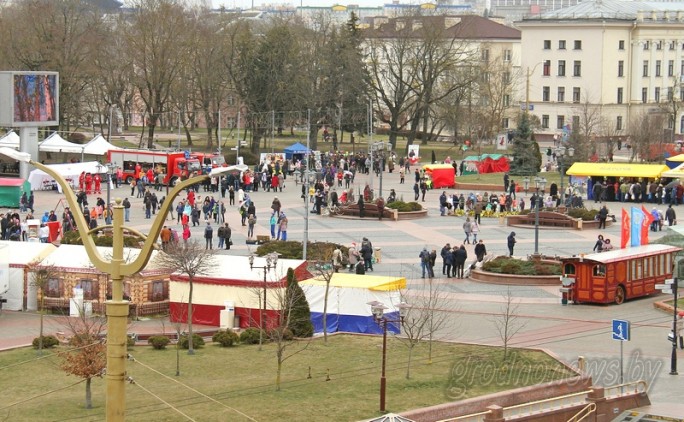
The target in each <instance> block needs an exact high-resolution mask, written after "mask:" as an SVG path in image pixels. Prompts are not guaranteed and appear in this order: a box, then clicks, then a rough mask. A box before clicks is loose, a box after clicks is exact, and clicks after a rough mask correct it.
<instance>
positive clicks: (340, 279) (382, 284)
mask: <svg viewBox="0 0 684 422" xmlns="http://www.w3.org/2000/svg"><path fill="white" fill-rule="evenodd" d="M299 284H302V285H312V286H325V284H326V281H325V280H324V279H323V278H319V277H314V278H310V279H308V280H303V281H301V282H300V283H299ZM330 286H334V287H349V288H356V289H369V290H381V291H382V290H384V291H388V290H400V289H405V288H406V278H404V277H393V276H378V275H356V274H344V273H334V274H333V275H332V278H331V279H330Z"/></svg>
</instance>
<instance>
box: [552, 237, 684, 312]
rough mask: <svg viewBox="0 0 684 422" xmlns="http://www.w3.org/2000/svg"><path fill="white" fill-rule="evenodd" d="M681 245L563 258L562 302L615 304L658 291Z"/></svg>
mask: <svg viewBox="0 0 684 422" xmlns="http://www.w3.org/2000/svg"><path fill="white" fill-rule="evenodd" d="M681 250H682V248H678V247H675V246H669V245H644V246H636V247H632V248H627V249H616V250H612V251H608V252H602V253H595V254H590V255H579V256H573V257H572V258H564V259H562V263H563V276H562V277H561V282H562V284H563V287H562V288H561V292H562V293H563V303H567V301H573V302H575V303H611V302H612V303H616V304H620V303H622V302H624V301H625V299H632V298H635V297H641V296H647V295H650V294H652V293H655V292H656V290H655V284H656V283H662V282H663V281H664V280H665V279H668V278H671V277H672V270H673V262H674V255H675V254H676V253H677V252H679V251H681Z"/></svg>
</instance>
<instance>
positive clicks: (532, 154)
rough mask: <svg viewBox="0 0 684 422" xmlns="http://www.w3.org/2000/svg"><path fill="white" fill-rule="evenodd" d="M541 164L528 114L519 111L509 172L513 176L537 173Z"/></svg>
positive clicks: (537, 145)
mask: <svg viewBox="0 0 684 422" xmlns="http://www.w3.org/2000/svg"><path fill="white" fill-rule="evenodd" d="M541 164H542V157H541V152H540V151H539V144H537V141H535V140H534V132H532V129H531V127H530V119H529V114H527V113H521V114H520V117H519V118H518V129H517V130H516V132H515V136H514V137H513V160H511V164H510V166H511V167H510V174H512V175H515V176H532V175H536V174H537V173H539V170H540V169H541Z"/></svg>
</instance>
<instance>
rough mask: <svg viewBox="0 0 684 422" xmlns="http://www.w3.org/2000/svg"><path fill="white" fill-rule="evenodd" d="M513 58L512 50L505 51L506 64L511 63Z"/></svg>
mask: <svg viewBox="0 0 684 422" xmlns="http://www.w3.org/2000/svg"><path fill="white" fill-rule="evenodd" d="M512 56H513V54H512V53H511V50H504V55H503V59H504V61H505V62H510V61H511V57H512Z"/></svg>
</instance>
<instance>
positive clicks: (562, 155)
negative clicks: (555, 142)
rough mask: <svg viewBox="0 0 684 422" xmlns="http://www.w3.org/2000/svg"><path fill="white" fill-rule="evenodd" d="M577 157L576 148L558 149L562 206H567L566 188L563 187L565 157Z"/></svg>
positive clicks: (561, 147)
mask: <svg viewBox="0 0 684 422" xmlns="http://www.w3.org/2000/svg"><path fill="white" fill-rule="evenodd" d="M574 155H575V148H572V147H570V148H565V147H564V146H559V147H557V148H556V157H558V164H559V165H560V175H561V184H560V188H561V194H560V205H561V207H564V206H565V188H564V187H563V182H564V181H565V157H566V156H567V157H572V156H574Z"/></svg>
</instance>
